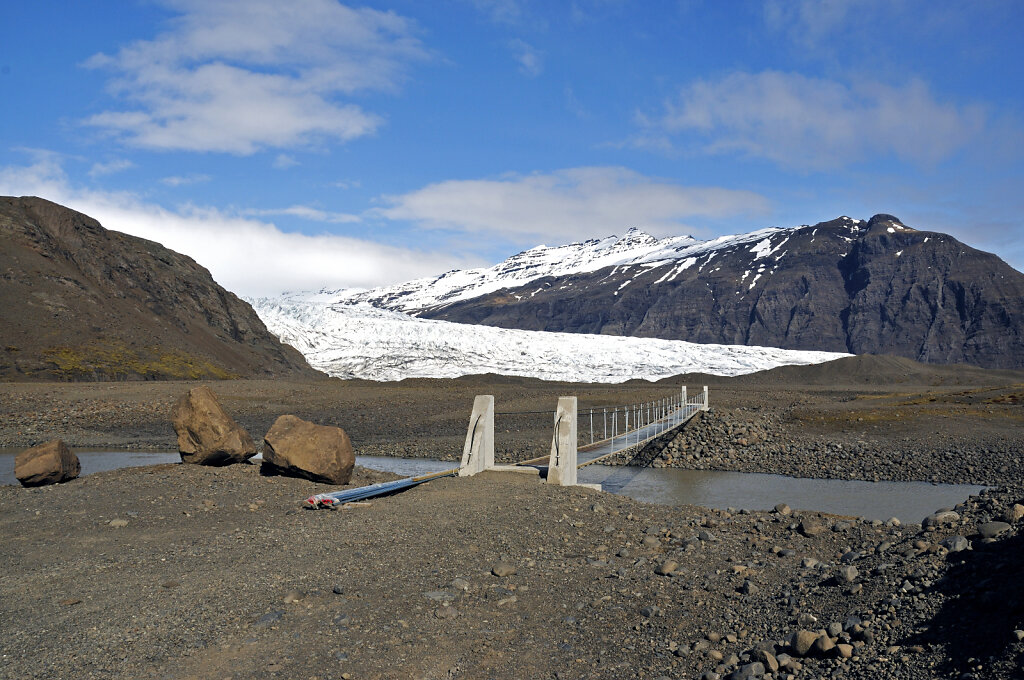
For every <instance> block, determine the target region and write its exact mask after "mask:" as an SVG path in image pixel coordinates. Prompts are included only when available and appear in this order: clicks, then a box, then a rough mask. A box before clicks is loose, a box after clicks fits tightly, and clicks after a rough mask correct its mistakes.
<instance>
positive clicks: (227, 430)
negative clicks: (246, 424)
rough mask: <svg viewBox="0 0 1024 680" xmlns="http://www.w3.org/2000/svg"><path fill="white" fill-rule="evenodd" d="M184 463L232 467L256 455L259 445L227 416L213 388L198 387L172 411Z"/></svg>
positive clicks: (179, 450) (190, 391) (179, 449)
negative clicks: (233, 464)
mask: <svg viewBox="0 0 1024 680" xmlns="http://www.w3.org/2000/svg"><path fill="white" fill-rule="evenodd" d="M171 423H172V424H173V425H174V431H175V432H176V433H177V434H178V452H179V453H180V454H181V461H182V462H183V463H195V464H197V465H231V464H232V463H242V462H245V461H246V460H248V459H249V458H252V457H253V456H255V455H256V443H255V442H253V440H252V437H250V436H249V433H248V432H246V431H245V430H243V429H242V427H241V426H240V425H239V424H238V423H236V422H235V421H234V420H233V419H232V418H231V416H229V415H228V414H227V413H225V412H224V409H223V408H221V405H220V402H218V401H217V396H216V395H215V394H214V393H213V390H211V389H210V388H209V387H196V388H194V389H191V390H189V391H188V394H186V395H184V396H182V397H181V399H179V400H178V403H176V404H175V405H174V408H173V409H172V410H171Z"/></svg>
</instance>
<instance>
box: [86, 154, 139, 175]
mask: <svg viewBox="0 0 1024 680" xmlns="http://www.w3.org/2000/svg"><path fill="white" fill-rule="evenodd" d="M134 167H135V163H132V162H131V161H129V160H126V159H123V158H122V159H118V160H113V161H110V162H109V163H93V165H92V168H90V169H89V177H101V176H103V175H112V174H114V173H115V172H121V171H122V170H127V169H129V168H134Z"/></svg>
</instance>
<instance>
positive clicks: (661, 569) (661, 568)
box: [654, 560, 679, 576]
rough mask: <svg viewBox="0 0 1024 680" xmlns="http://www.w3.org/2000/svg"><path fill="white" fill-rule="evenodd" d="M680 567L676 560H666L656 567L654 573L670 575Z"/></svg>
mask: <svg viewBox="0 0 1024 680" xmlns="http://www.w3.org/2000/svg"><path fill="white" fill-rule="evenodd" d="M678 568H679V563H678V562H676V561H675V560H665V561H664V562H662V563H661V564H659V565H658V566H657V567H656V568H655V570H654V573H655V574H658V575H659V576H670V575H672V574H673V573H674V572H675V570H676V569H678Z"/></svg>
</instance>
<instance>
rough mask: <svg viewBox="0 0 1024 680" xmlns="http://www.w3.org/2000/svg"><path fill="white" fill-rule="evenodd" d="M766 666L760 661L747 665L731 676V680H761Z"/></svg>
mask: <svg viewBox="0 0 1024 680" xmlns="http://www.w3.org/2000/svg"><path fill="white" fill-rule="evenodd" d="M764 672H765V669H764V664H763V663H761V662H760V661H754V662H753V663H746V664H743V665H742V666H740V667H739V668H737V669H736V670H734V671H733V672H732V673H730V674H729V680H759V679H760V678H763V677H764Z"/></svg>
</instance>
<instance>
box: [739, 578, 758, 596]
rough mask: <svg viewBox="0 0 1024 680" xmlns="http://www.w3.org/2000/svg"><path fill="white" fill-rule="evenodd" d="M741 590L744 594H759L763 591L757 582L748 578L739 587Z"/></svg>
mask: <svg viewBox="0 0 1024 680" xmlns="http://www.w3.org/2000/svg"><path fill="white" fill-rule="evenodd" d="M739 590H740V592H741V593H743V594H744V595H757V594H758V593H759V592H761V589H760V588H758V587H757V584H755V583H753V582H751V581H749V580H747V581H744V582H743V585H742V586H740V588H739Z"/></svg>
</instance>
